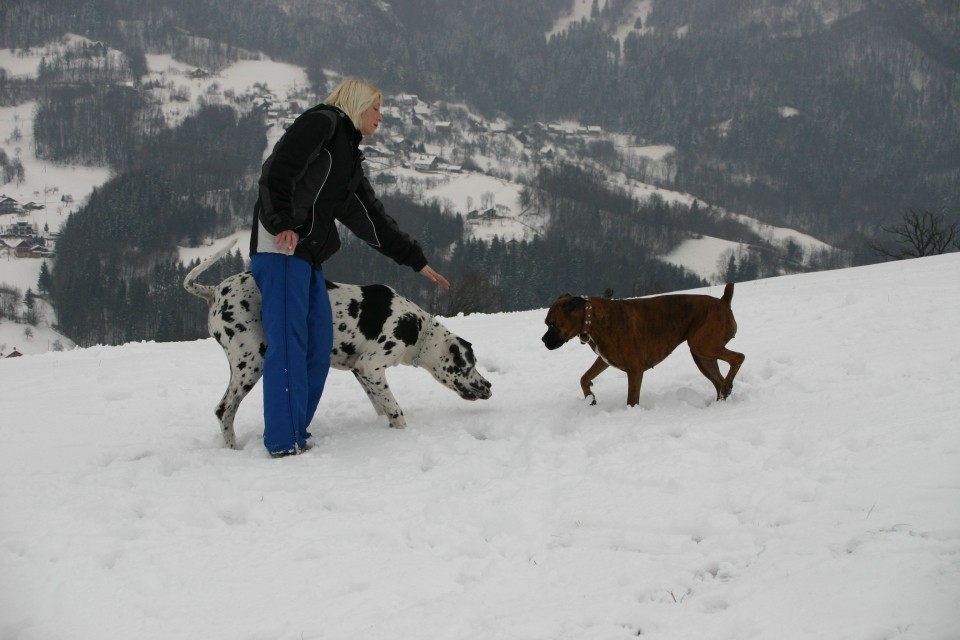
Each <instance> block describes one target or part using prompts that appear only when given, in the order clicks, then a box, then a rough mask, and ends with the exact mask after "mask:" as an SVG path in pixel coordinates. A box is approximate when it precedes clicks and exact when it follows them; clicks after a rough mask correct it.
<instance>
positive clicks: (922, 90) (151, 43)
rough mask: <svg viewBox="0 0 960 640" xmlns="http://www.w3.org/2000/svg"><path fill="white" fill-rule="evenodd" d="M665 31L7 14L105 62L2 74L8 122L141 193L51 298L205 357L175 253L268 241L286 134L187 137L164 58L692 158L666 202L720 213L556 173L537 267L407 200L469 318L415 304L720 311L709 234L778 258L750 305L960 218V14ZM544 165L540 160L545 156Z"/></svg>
mask: <svg viewBox="0 0 960 640" xmlns="http://www.w3.org/2000/svg"><path fill="white" fill-rule="evenodd" d="M649 6H650V10H649V12H647V13H645V14H643V15H642V16H639V15H638V14H637V7H638V3H637V2H633V1H630V0H607V1H606V2H594V6H593V11H592V13H591V16H590V17H589V18H587V19H584V20H581V21H574V22H572V23H570V24H569V26H568V27H567V28H566V29H564V30H562V31H559V32H557V33H556V34H554V35H548V34H550V32H551V29H552V27H553V25H555V24H556V20H557V19H558V17H560V16H562V15H563V14H564V12H565V11H568V10H569V7H570V2H569V1H568V0H524V2H514V1H513V0H489V1H484V2H482V3H481V2H474V1H472V0H395V1H394V2H391V3H389V4H386V3H382V2H374V1H373V0H370V1H367V0H358V1H357V2H354V3H350V5H349V6H344V5H343V3H341V2H335V1H333V0H316V1H314V2H293V1H290V0H234V1H233V2H229V3H227V2H219V1H216V0H190V1H189V2H187V1H185V0H87V1H86V2H83V3H76V2H74V1H73V0H44V1H42V2H41V1H40V0H33V1H28V0H14V1H11V2H5V3H4V4H3V6H0V46H2V47H5V48H10V49H17V48H25V47H29V46H35V45H39V44H42V43H45V42H49V41H52V40H57V39H59V38H62V37H63V36H64V35H65V34H67V33H76V34H79V35H81V36H84V37H86V38H89V39H90V42H92V43H93V44H90V45H84V46H83V47H81V48H77V49H74V50H69V51H68V52H67V53H66V54H63V55H60V56H57V57H55V58H52V59H50V60H45V61H44V63H43V65H42V67H41V70H40V73H39V76H38V78H37V79H36V80H35V81H25V80H22V79H18V78H8V77H7V76H6V75H5V74H2V73H0V105H10V104H20V103H23V102H25V101H27V100H32V101H36V102H37V104H38V108H37V111H36V114H35V120H34V137H35V141H36V147H37V149H36V152H37V155H38V157H43V158H45V159H47V160H49V161H50V162H55V163H78V164H88V165H89V164H92V165H101V166H108V167H111V168H112V169H113V170H114V173H115V178H114V179H113V180H112V181H111V182H110V183H108V184H107V185H104V187H103V188H102V189H99V190H98V191H97V192H96V193H95V194H94V196H93V197H91V198H90V201H89V202H88V203H87V204H86V205H85V206H84V207H83V208H82V209H81V210H80V211H78V212H77V213H76V214H74V216H73V217H72V218H71V219H70V221H69V222H68V223H67V224H66V225H65V226H64V228H63V233H62V236H61V238H60V241H59V244H58V252H59V255H58V258H57V261H56V264H55V267H54V278H53V287H52V291H51V296H52V298H53V301H54V303H55V306H56V307H57V308H58V311H59V314H60V324H61V328H62V330H63V331H64V332H65V333H67V334H68V335H70V336H71V337H72V338H73V339H75V340H76V341H77V342H78V343H79V344H91V343H93V342H110V343H113V342H122V341H125V340H130V339H179V338H182V337H192V336H195V335H202V332H203V319H202V309H199V308H197V306H196V305H195V304H194V305H191V304H189V303H185V302H184V301H185V300H187V298H184V297H183V296H184V295H185V294H182V293H180V292H177V293H176V294H174V293H172V292H173V290H174V288H175V285H176V286H178V279H179V278H182V275H183V269H185V268H186V267H185V266H178V265H176V264H174V263H173V255H174V253H173V252H174V249H175V247H176V245H177V244H178V243H186V244H196V243H197V242H199V241H200V240H202V239H203V238H205V237H209V236H213V235H218V234H224V233H227V232H229V231H231V230H233V229H237V228H240V227H242V226H243V225H245V224H246V221H247V218H248V216H249V207H250V204H251V203H252V201H253V192H252V187H253V184H254V181H255V177H256V171H257V170H258V168H259V163H260V160H261V154H262V151H263V149H264V147H265V144H266V138H265V134H264V132H265V128H266V126H265V123H264V114H263V113H262V112H261V111H259V110H257V109H253V110H251V109H250V108H249V105H243V104H241V103H240V102H239V101H238V102H237V103H236V104H233V105H229V104H228V105H223V104H220V105H211V106H207V107H204V108H202V109H200V111H199V112H197V113H196V114H194V115H191V116H190V117H188V118H187V119H186V120H184V121H182V122H177V123H176V125H175V126H171V123H170V122H169V121H168V120H166V119H165V117H164V114H163V110H162V105H161V104H160V103H158V102H157V97H156V96H157V91H155V90H156V89H158V87H155V86H150V85H149V84H148V83H146V82H145V77H146V75H147V71H148V69H147V63H146V56H147V54H156V53H173V54H174V55H175V56H176V57H177V59H179V60H182V61H184V62H187V63H189V64H191V65H195V66H197V67H198V68H199V69H206V70H216V69H218V68H220V67H223V66H225V65H227V64H229V63H231V62H234V61H237V60H243V59H249V58H256V57H257V56H258V55H259V53H257V52H264V53H266V54H267V55H270V56H271V57H274V58H276V59H278V60H285V61H288V62H291V63H294V64H298V65H301V66H303V67H304V68H305V69H306V70H307V71H308V75H309V77H310V79H311V82H312V84H313V87H312V91H313V94H314V96H322V95H325V91H326V89H327V88H328V87H329V81H330V78H329V77H328V76H327V72H328V71H329V70H337V71H339V72H342V73H346V74H354V75H360V76H363V77H366V78H368V79H370V80H372V81H373V82H375V83H376V84H378V85H379V86H381V87H383V88H384V89H385V90H386V91H388V92H393V93H402V92H412V93H417V94H420V95H421V97H423V98H425V99H427V100H431V101H441V100H443V101H450V102H463V103H465V104H468V105H470V107H471V109H474V110H476V111H477V112H478V113H480V114H483V115H484V116H485V117H487V118H491V119H492V118H495V117H503V118H505V119H507V121H509V122H511V123H512V126H513V127H514V129H515V130H516V131H521V130H526V128H527V127H530V126H531V125H533V124H534V123H538V122H552V121H560V120H567V119H569V120H574V121H577V122H580V123H583V124H591V125H599V126H601V127H602V128H603V129H604V130H607V131H616V132H621V133H622V134H624V135H627V136H631V137H632V138H633V139H635V140H638V141H646V142H647V143H650V144H668V145H673V146H674V147H675V149H676V152H675V154H674V155H673V156H672V158H671V160H670V162H671V164H672V170H671V171H669V172H667V173H665V174H664V175H662V176H660V177H659V178H657V181H658V184H659V185H660V186H663V187H665V188H669V189H672V190H676V191H682V192H685V193H689V194H692V195H693V196H695V197H697V198H699V199H700V200H701V201H702V202H703V203H709V205H702V206H701V205H700V204H698V203H696V202H695V203H694V205H693V206H692V207H689V206H682V205H677V204H669V203H666V202H662V201H658V200H652V201H640V200H637V199H636V198H635V197H633V196H631V195H630V194H628V193H624V192H623V190H622V189H620V188H619V187H617V186H616V185H615V184H614V183H613V182H611V181H609V180H608V179H607V178H608V177H609V176H611V175H612V174H613V173H614V172H619V171H622V170H623V168H622V167H621V166H620V163H619V160H618V158H617V155H616V154H615V153H611V148H612V147H609V146H605V145H604V144H599V143H597V144H594V145H592V146H591V145H588V146H584V147H582V148H578V149H577V152H578V153H580V154H581V156H582V158H581V160H582V163H581V164H580V165H578V166H575V165H573V164H570V163H569V161H557V162H555V163H542V162H541V161H539V160H538V163H539V164H537V165H536V167H535V169H536V170H535V171H534V172H533V174H532V176H531V177H530V178H527V180H528V184H527V185H526V189H527V193H526V196H525V197H526V198H527V201H528V204H529V205H530V206H534V207H537V208H538V209H539V210H540V211H542V212H544V213H546V214H549V217H550V222H549V227H548V228H547V229H546V231H545V232H544V233H543V234H541V235H539V236H537V237H536V238H534V239H533V240H530V241H522V242H493V243H484V242H478V241H472V240H467V239H466V238H465V236H464V235H463V233H462V225H463V221H462V220H460V219H458V218H456V217H451V215H450V212H446V211H441V210H440V209H439V208H438V207H437V206H435V205H433V204H430V203H423V202H418V201H417V200H416V198H415V197H411V196H409V195H404V194H400V193H395V194H393V195H391V196H390V201H389V208H390V210H391V211H392V212H394V213H395V214H396V215H397V217H398V218H401V217H402V219H403V220H404V227H405V229H407V230H408V231H409V232H410V233H411V234H412V235H414V236H416V237H418V238H420V239H421V240H423V242H424V244H425V245H427V246H426V248H427V249H428V251H429V252H430V253H431V254H432V255H438V256H442V260H443V262H442V263H441V266H443V268H445V269H447V270H448V273H449V274H450V275H453V276H454V277H457V278H458V279H460V281H462V282H466V283H469V285H470V286H469V287H464V288H463V289H464V290H465V291H464V290H462V291H460V292H458V293H457V294H456V295H453V294H451V295H449V296H447V297H445V298H433V297H432V296H433V295H434V294H433V293H431V292H430V291H429V290H428V289H427V288H426V287H424V288H422V289H421V290H420V291H419V292H415V293H414V297H415V298H417V300H418V302H420V303H421V304H424V306H429V307H430V308H432V309H433V310H435V311H438V312H456V311H495V310H501V309H507V310H509V309H523V308H530V307H533V306H541V305H545V304H547V303H548V302H549V300H550V299H551V297H552V296H554V295H556V294H557V293H559V292H560V291H561V290H567V289H574V290H575V289H576V288H578V287H579V288H580V289H581V290H587V289H589V290H591V291H596V290H597V288H598V287H601V288H603V289H608V290H610V291H611V292H612V293H613V294H614V295H640V294H647V293H656V292H660V291H666V290H671V289H677V288H684V287H687V286H695V285H697V284H699V282H700V281H699V280H698V279H697V278H696V277H694V276H691V275H690V274H688V273H684V272H682V271H681V270H680V269H678V268H675V267H671V266H668V265H666V264H665V263H663V262H662V261H660V260H659V259H658V258H659V256H662V255H663V254H664V253H665V252H667V251H669V250H670V249H671V248H673V247H675V246H676V245H677V244H678V243H679V242H681V241H682V240H683V239H684V238H689V237H693V236H695V235H696V234H707V235H712V234H716V235H717V236H718V237H724V238H729V239H733V240H736V241H738V242H744V243H748V244H751V245H752V246H754V247H755V248H756V251H753V252H751V253H750V254H748V255H745V256H741V257H740V259H739V260H736V261H734V260H732V261H731V264H730V265H729V268H728V274H727V275H728V277H730V278H731V279H749V278H753V277H762V276H764V275H772V274H775V273H778V272H780V270H782V269H785V268H793V269H802V268H817V267H818V266H819V267H823V266H835V265H837V264H838V263H839V264H852V263H860V262H864V261H870V260H873V259H876V256H875V255H874V254H873V253H872V252H871V251H870V250H869V244H868V243H869V242H870V241H871V239H874V238H876V236H877V234H880V233H882V228H883V227H884V225H889V224H891V223H892V222H894V221H896V220H897V219H898V217H899V216H900V215H901V214H902V213H903V212H904V211H905V210H908V209H921V210H929V211H935V212H943V213H945V214H946V215H947V216H948V217H949V218H955V217H956V215H957V208H956V203H957V202H960V47H958V44H957V43H960V4H958V3H956V2H951V1H950V0H791V1H781V2H774V1H773V0H743V1H742V2H736V3H730V2H725V1H720V0H670V2H658V1H654V2H652V3H651V4H650V5H649ZM624 34H625V35H624ZM529 144H530V145H531V146H530V148H529V150H528V151H529V153H530V154H535V155H538V154H539V153H540V152H541V151H542V150H543V149H544V148H545V147H544V143H543V141H541V140H538V139H536V138H534V139H532V140H530V141H529ZM608 144H609V143H608ZM6 165H7V163H5V166H6ZM8 173H10V174H11V175H13V174H14V173H16V172H15V171H12V170H11V171H10V172H8ZM724 209H725V210H728V211H734V212H738V213H743V214H749V215H751V216H753V217H755V218H758V219H760V220H764V221H767V222H769V223H773V224H779V225H783V226H789V227H792V228H795V229H798V230H801V231H803V232H806V233H809V234H811V235H813V236H815V237H817V238H820V239H822V240H825V241H827V242H829V243H830V244H832V245H833V246H835V247H838V248H839V249H841V250H843V251H844V252H845V253H844V256H845V258H843V259H842V260H839V259H838V258H836V257H833V258H829V259H821V260H820V261H819V262H817V261H813V262H812V263H811V261H810V260H809V259H807V260H804V261H801V260H798V259H797V256H796V255H788V254H791V253H792V252H793V249H794V248H791V247H788V250H787V251H786V252H784V251H783V249H782V248H778V247H771V246H767V245H765V244H764V241H763V240H762V239H760V238H756V237H754V235H753V234H752V232H751V231H750V230H749V229H748V228H746V227H743V226H742V225H739V224H738V223H736V222H735V221H732V220H731V219H730V218H729V217H727V216H725V215H723V213H722V210H724ZM350 258H351V259H350V261H349V262H350V263H349V264H346V263H345V261H338V260H337V258H334V260H333V261H332V262H331V264H330V273H331V275H332V277H340V278H341V279H344V280H353V281H371V280H383V279H385V278H392V277H393V275H392V274H391V269H393V265H391V264H389V263H386V264H385V262H386V261H384V260H383V258H382V257H380V256H378V255H376V254H375V253H374V252H370V251H365V250H364V251H350ZM789 265H793V266H792V267H791V266H789ZM166 296H174V297H176V296H180V297H179V298H176V304H178V305H180V306H181V307H183V309H184V310H185V311H184V313H185V314H186V315H187V316H189V317H187V318H185V319H183V320H182V321H176V322H174V321H167V320H162V319H161V314H160V313H159V309H161V308H162V307H163V305H165V304H168V303H169V298H168V297H166ZM417 296H419V297H417ZM130 309H133V311H130ZM194 310H196V311H195V312H194ZM137 314H142V317H127V316H137ZM150 314H152V315H150ZM121 318H122V319H121Z"/></svg>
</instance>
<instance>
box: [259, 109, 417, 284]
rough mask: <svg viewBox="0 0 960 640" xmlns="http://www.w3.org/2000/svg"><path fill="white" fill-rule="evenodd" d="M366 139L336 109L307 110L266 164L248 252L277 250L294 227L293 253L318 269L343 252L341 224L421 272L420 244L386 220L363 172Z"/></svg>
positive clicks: (399, 261) (390, 219) (295, 122)
mask: <svg viewBox="0 0 960 640" xmlns="http://www.w3.org/2000/svg"><path fill="white" fill-rule="evenodd" d="M361 139H362V136H361V134H360V132H359V131H357V128H356V127H355V126H354V125H353V122H351V120H350V118H349V117H347V115H346V114H345V113H344V112H343V111H341V110H340V109H338V108H336V107H331V106H328V105H324V104H321V105H318V106H316V107H313V108H312V109H310V110H308V111H305V112H304V113H303V114H301V115H300V117H298V118H297V119H296V120H295V121H294V122H293V124H291V125H290V127H289V128H288V129H287V131H286V133H284V134H283V136H282V137H281V138H280V140H278V141H277V144H276V145H275V146H274V148H273V152H272V153H271V154H270V156H269V157H268V158H267V160H266V161H265V162H264V163H263V169H262V171H261V173H260V181H259V185H260V195H259V197H258V198H257V204H256V206H255V207H254V216H253V232H252V233H251V234H250V255H255V254H257V253H277V248H276V243H275V236H276V235H277V234H278V233H280V232H281V231H285V230H287V229H292V230H294V231H296V232H297V235H298V236H299V237H300V241H299V243H298V244H297V248H296V250H295V252H294V255H295V256H297V257H299V258H303V259H304V260H306V261H307V262H309V263H310V264H311V265H312V266H313V267H314V268H315V269H319V268H320V267H321V265H322V264H323V262H324V261H325V260H327V258H329V257H330V256H332V255H333V254H334V253H336V252H337V250H338V249H339V248H340V235H339V234H338V233H337V225H336V224H335V222H334V220H339V221H340V222H341V223H343V224H344V226H346V227H347V228H348V229H350V230H351V231H352V232H353V233H355V234H356V235H357V236H358V237H359V238H360V239H362V240H364V241H365V242H367V243H368V244H369V245H370V246H372V247H373V248H375V249H376V250H377V251H379V252H380V253H382V254H384V255H385V256H388V257H390V258H392V259H393V260H395V261H396V262H397V263H399V264H402V265H406V266H408V267H410V268H412V269H413V270H414V271H420V270H421V269H423V267H425V266H426V264H427V259H426V258H425V257H424V255H423V250H422V249H421V248H420V245H419V244H418V243H417V242H416V241H415V240H413V239H411V238H410V236H408V235H407V234H405V233H404V232H402V231H401V230H400V228H399V227H398V226H397V223H396V221H394V219H393V218H391V217H390V216H389V215H387V213H386V211H384V208H383V204H381V202H380V200H378V199H377V197H376V195H375V194H374V192H373V187H371V186H370V182H369V181H368V180H367V178H366V176H365V175H364V173H363V166H362V163H363V159H364V158H363V154H362V153H361V152H360V148H359V145H360V140H361Z"/></svg>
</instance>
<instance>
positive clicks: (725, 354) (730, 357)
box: [717, 348, 747, 400]
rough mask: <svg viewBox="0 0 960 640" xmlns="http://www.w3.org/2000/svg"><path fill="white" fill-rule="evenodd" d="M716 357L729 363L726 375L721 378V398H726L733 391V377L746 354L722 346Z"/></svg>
mask: <svg viewBox="0 0 960 640" xmlns="http://www.w3.org/2000/svg"><path fill="white" fill-rule="evenodd" d="M717 358H718V359H720V360H723V361H724V362H726V363H727V364H729V365H730V370H729V371H727V377H726V378H724V379H723V398H724V400H726V399H727V398H728V397H729V396H730V393H731V392H732V391H733V379H734V378H735V377H736V375H737V372H738V371H740V366H741V365H742V364H743V361H744V360H746V359H747V356H745V355H743V354H742V353H737V352H736V351H731V350H730V349H727V348H724V349H723V351H722V353H721V354H720V355H718V356H717Z"/></svg>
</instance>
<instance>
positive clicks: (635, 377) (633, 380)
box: [627, 368, 643, 407]
mask: <svg viewBox="0 0 960 640" xmlns="http://www.w3.org/2000/svg"><path fill="white" fill-rule="evenodd" d="M642 384H643V369H640V368H637V369H634V370H631V371H627V404H628V405H629V406H631V407H635V406H637V405H638V404H640V385H642Z"/></svg>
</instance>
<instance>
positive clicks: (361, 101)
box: [324, 79, 383, 130]
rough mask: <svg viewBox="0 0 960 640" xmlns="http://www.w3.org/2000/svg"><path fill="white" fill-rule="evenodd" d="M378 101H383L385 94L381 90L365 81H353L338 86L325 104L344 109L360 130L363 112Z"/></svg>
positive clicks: (346, 81) (345, 81)
mask: <svg viewBox="0 0 960 640" xmlns="http://www.w3.org/2000/svg"><path fill="white" fill-rule="evenodd" d="M377 100H380V101H381V102H382V101H383V94H381V93H380V90H379V89H377V88H376V87H375V86H373V85H372V84H370V83H368V82H364V81H363V80H353V79H351V80H344V81H343V82H341V83H340V84H339V85H337V88H336V89H334V90H333V93H331V94H330V95H329V96H327V99H326V100H324V104H329V105H332V106H334V107H340V108H341V109H343V111H344V113H346V114H347V115H348V116H350V120H351V122H353V126H355V127H356V128H357V129H358V130H359V129H360V123H361V120H362V116H363V112H364V111H366V110H367V109H369V108H370V105H372V104H373V103H374V102H376V101H377Z"/></svg>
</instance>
